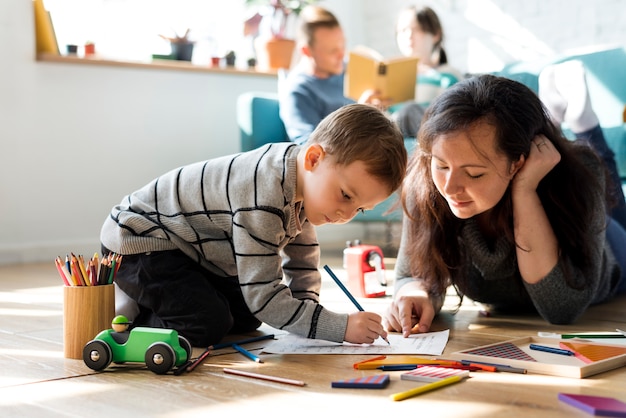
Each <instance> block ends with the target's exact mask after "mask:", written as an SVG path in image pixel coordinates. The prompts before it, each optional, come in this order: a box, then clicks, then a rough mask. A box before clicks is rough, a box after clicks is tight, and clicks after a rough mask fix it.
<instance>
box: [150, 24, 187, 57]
mask: <svg viewBox="0 0 626 418" xmlns="http://www.w3.org/2000/svg"><path fill="white" fill-rule="evenodd" d="M189 32H190V30H189V29H187V30H186V31H185V34H184V35H183V36H179V35H178V34H177V33H175V34H174V37H169V36H165V35H159V36H160V37H161V38H163V39H165V40H166V41H168V42H169V43H170V46H171V48H172V58H173V59H175V60H179V61H191V57H192V55H193V46H194V42H193V41H192V40H190V39H189Z"/></svg>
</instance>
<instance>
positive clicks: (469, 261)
mask: <svg viewBox="0 0 626 418" xmlns="http://www.w3.org/2000/svg"><path fill="white" fill-rule="evenodd" d="M602 193H603V191H602V190H600V191H598V193H597V194H596V195H595V196H589V197H588V198H589V199H595V202H596V203H597V204H596V205H595V207H596V211H595V217H594V222H593V223H594V225H592V230H597V231H599V232H598V233H596V234H595V235H593V236H590V237H589V240H591V246H592V248H594V249H595V253H594V256H593V261H592V265H591V268H590V269H589V270H588V271H582V270H581V269H579V268H576V267H575V266H574V265H573V264H572V263H571V262H567V266H568V268H569V271H570V272H571V275H572V277H573V280H574V282H575V283H584V279H586V278H587V279H589V284H588V285H587V286H585V287H584V288H583V289H582V290H578V289H573V288H571V287H570V286H568V285H567V283H566V282H565V277H564V275H563V270H562V268H561V267H560V266H559V265H558V264H557V265H556V266H555V267H554V268H553V269H552V271H550V273H548V275H547V276H546V277H545V278H544V279H543V280H541V281H539V282H538V283H536V284H528V283H526V282H524V281H523V280H522V279H521V276H520V273H519V268H518V267H517V257H516V254H515V247H514V245H512V244H510V243H508V242H507V241H506V240H505V239H504V238H502V237H501V238H498V240H497V241H496V243H495V245H493V246H492V247H490V246H489V245H487V241H486V240H485V237H484V236H483V235H482V233H481V231H480V230H479V229H478V226H477V224H476V222H475V220H473V219H469V220H467V221H465V222H464V225H463V227H462V230H461V236H460V237H459V239H460V241H461V242H462V243H463V245H464V246H465V249H466V254H465V256H466V259H465V261H464V263H463V269H464V274H465V275H466V276H467V285H466V286H463V287H459V290H460V291H461V293H462V294H464V295H465V296H467V297H469V298H470V299H472V300H475V301H477V302H482V303H485V304H491V305H494V306H495V307H498V308H506V309H515V310H519V309H526V310H527V309H532V308H533V307H534V309H536V310H537V312H538V313H539V314H540V315H541V316H542V317H543V318H544V319H545V320H546V321H548V322H550V323H554V324H568V323H571V322H574V321H575V320H576V319H577V318H578V317H579V316H580V315H582V314H583V313H584V312H585V310H586V309H587V307H589V305H591V304H594V303H599V302H603V301H606V300H607V299H609V298H610V297H612V296H613V295H614V294H615V292H616V289H617V285H618V283H619V280H620V274H621V269H620V267H619V264H618V263H617V261H616V260H615V256H614V255H613V251H612V250H611V247H610V246H609V243H608V242H607V239H606V233H605V232H604V228H603V225H604V222H605V221H606V216H605V206H604V204H603V203H602V202H603V200H604V199H603V195H602ZM404 222H405V223H406V222H410V221H409V220H408V219H407V217H406V216H405V219H404ZM409 230H410V228H409V227H408V226H407V225H404V227H403V236H402V242H401V244H400V249H399V254H398V260H397V263H396V284H395V287H396V289H398V288H400V287H401V286H402V285H404V284H406V283H407V282H409V281H413V280H417V281H420V279H419V278H412V277H411V273H410V268H409V260H410V254H409V253H408V252H407V246H406V245H405V244H406V242H407V239H408V235H407V234H408V231H409ZM424 290H427V291H428V290H429V289H427V288H426V285H424ZM444 297H445V295H436V294H433V295H432V302H433V304H434V306H435V309H436V311H439V310H440V309H441V306H442V305H443V301H444Z"/></svg>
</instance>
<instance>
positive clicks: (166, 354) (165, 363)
mask: <svg viewBox="0 0 626 418" xmlns="http://www.w3.org/2000/svg"><path fill="white" fill-rule="evenodd" d="M145 360H146V366H148V369H150V370H152V371H153V372H154V373H156V374H165V373H167V372H168V371H170V370H171V369H172V367H174V363H175V362H176V354H175V353H174V349H173V348H172V347H170V346H169V345H168V344H165V343H162V342H157V343H154V344H152V345H151V346H150V347H148V350H147V351H146V357H145Z"/></svg>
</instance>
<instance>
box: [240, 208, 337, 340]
mask: <svg viewBox="0 0 626 418" xmlns="http://www.w3.org/2000/svg"><path fill="white" fill-rule="evenodd" d="M255 224H256V225H263V228H262V229H263V237H254V238H253V237H252V236H251V235H250V233H249V231H248V230H246V229H244V228H237V229H236V230H235V231H234V233H233V239H234V245H235V248H237V269H238V272H239V283H240V286H241V291H242V294H243V297H244V299H245V301H246V303H247V305H248V307H249V308H250V312H251V313H252V314H253V315H255V316H256V317H257V319H259V320H260V321H262V322H264V323H266V324H268V325H270V326H272V327H274V328H278V329H281V330H285V331H288V332H291V333H294V334H296V335H300V336H303V337H306V338H317V339H324V340H329V341H335V342H342V341H343V338H344V336H345V332H346V327H347V324H348V315H347V314H337V313H334V312H331V311H329V310H327V309H325V308H324V307H322V306H321V305H320V304H319V303H317V301H318V300H319V290H320V287H321V275H320V272H319V270H317V265H316V264H315V263H317V262H319V245H318V243H317V239H316V238H315V231H314V230H313V226H312V225H310V224H309V223H308V222H307V223H305V225H304V226H303V231H302V233H301V234H300V235H299V236H298V237H296V239H295V240H294V241H292V242H291V243H290V244H289V245H288V246H287V247H288V249H287V251H286V252H283V254H279V251H278V246H273V245H272V240H276V237H277V236H284V235H285V231H284V229H283V225H282V222H280V221H278V219H277V218H275V217H272V215H270V214H266V216H263V215H261V218H258V219H256V221H255ZM274 244H277V245H278V244H279V243H274ZM312 250H313V251H312ZM306 253H308V255H306V256H304V258H302V259H301V258H300V256H303V255H304V254H306ZM281 255H284V256H285V264H286V267H285V268H286V271H287V272H288V273H289V277H286V278H285V281H284V280H283V268H282V264H283V258H282V257H281ZM315 260H317V261H315ZM286 283H287V284H286ZM298 298H299V299H298Z"/></svg>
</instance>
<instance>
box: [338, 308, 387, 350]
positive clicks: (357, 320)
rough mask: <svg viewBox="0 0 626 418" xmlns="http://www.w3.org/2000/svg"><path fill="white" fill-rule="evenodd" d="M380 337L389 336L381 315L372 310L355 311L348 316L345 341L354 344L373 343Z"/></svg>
mask: <svg viewBox="0 0 626 418" xmlns="http://www.w3.org/2000/svg"><path fill="white" fill-rule="evenodd" d="M378 337H383V338H387V331H385V329H384V328H383V325H382V323H381V317H380V315H378V314H375V313H372V312H355V313H353V314H350V315H349V316H348V326H347V327H346V335H345V336H344V338H343V339H344V341H347V342H349V343H353V344H371V343H373V342H374V341H376V340H377V339H378Z"/></svg>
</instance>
